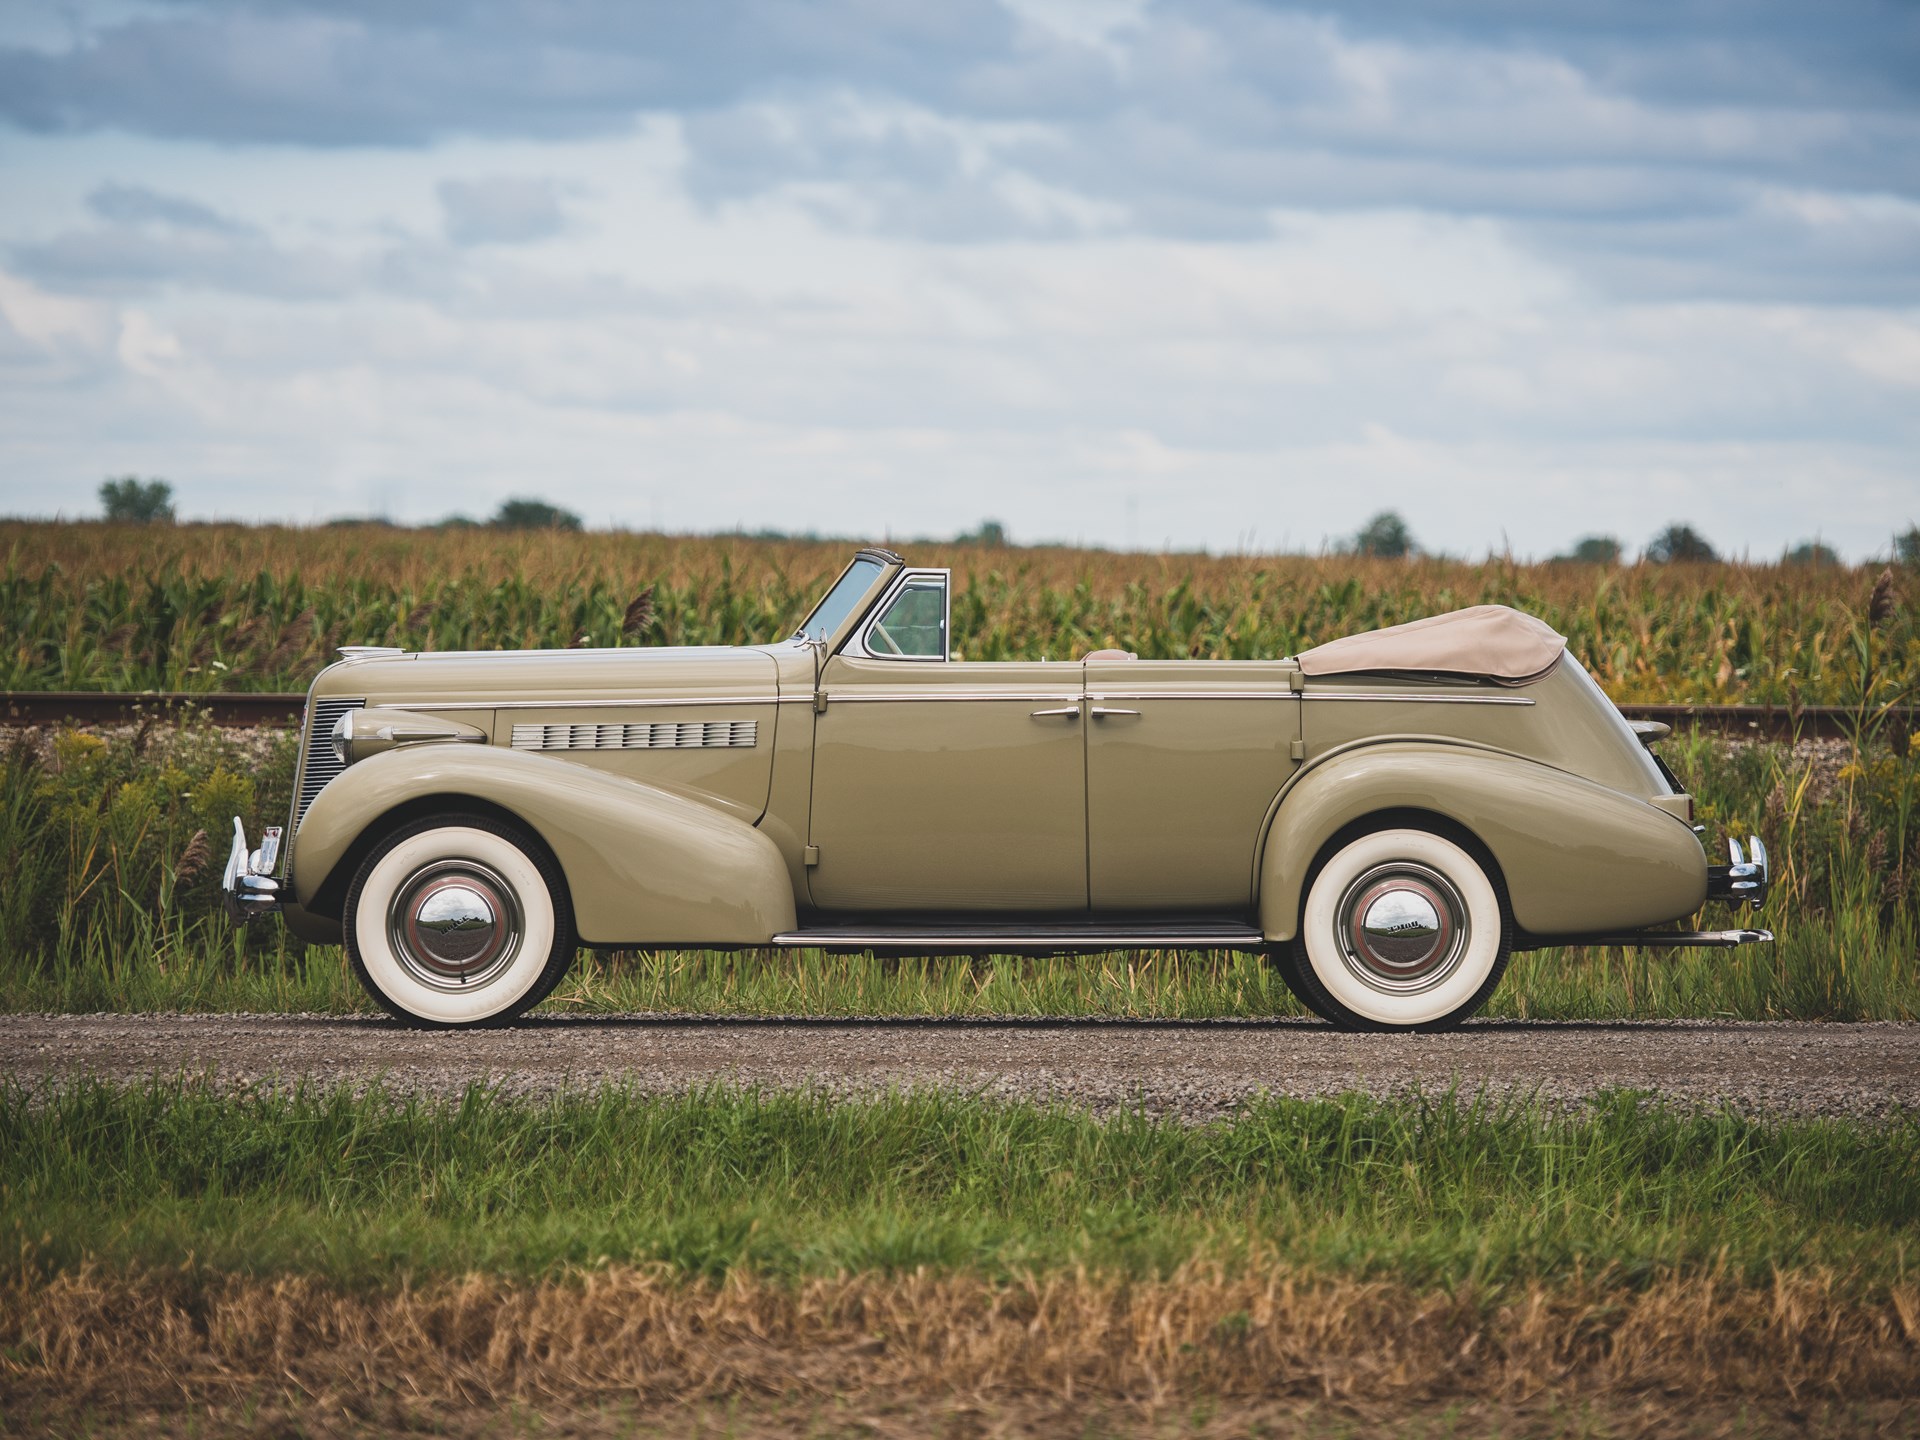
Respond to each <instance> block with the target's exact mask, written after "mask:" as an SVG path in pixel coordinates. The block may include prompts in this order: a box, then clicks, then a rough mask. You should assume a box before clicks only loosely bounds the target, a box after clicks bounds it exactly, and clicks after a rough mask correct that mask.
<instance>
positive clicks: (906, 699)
mask: <svg viewBox="0 0 1920 1440" xmlns="http://www.w3.org/2000/svg"><path fill="white" fill-rule="evenodd" d="M823 693H824V694H825V695H826V698H827V700H828V702H829V703H831V704H834V705H839V704H888V705H898V704H909V703H918V702H923V701H936V702H946V703H967V702H978V701H983V700H1019V701H1024V702H1032V701H1035V700H1051V701H1053V702H1054V703H1055V704H1056V705H1078V704H1079V703H1080V702H1081V701H1082V700H1084V699H1085V698H1086V697H1085V696H1084V695H1081V694H1079V693H1078V692H1077V691H1071V690H1053V691H1046V690H953V691H947V690H938V689H928V690H828V691H825V692H823Z"/></svg>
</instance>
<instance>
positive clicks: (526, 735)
mask: <svg viewBox="0 0 1920 1440" xmlns="http://www.w3.org/2000/svg"><path fill="white" fill-rule="evenodd" d="M759 736H760V722H759V721H758V720H663V721H658V722H656V723H653V724H647V723H645V722H642V723H639V724H634V725H622V724H620V723H619V722H618V721H616V722H614V723H613V724H610V725H565V724H562V725H515V726H514V727H513V748H514V749H515V750H715V749H728V748H732V747H745V748H751V747H752V746H754V745H757V744H759V743H760V740H759Z"/></svg>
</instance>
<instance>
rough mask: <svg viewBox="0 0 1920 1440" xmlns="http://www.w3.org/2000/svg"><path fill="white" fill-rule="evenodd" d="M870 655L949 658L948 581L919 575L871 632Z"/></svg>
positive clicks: (867, 641)
mask: <svg viewBox="0 0 1920 1440" xmlns="http://www.w3.org/2000/svg"><path fill="white" fill-rule="evenodd" d="M866 648H867V652H868V653H869V654H872V655H877V656H879V657H880V658H882V659H900V660H944V659H946V658H947V579H946V576H944V575H916V576H914V577H913V578H912V579H911V580H909V581H907V583H906V585H905V586H904V587H903V588H902V589H901V591H900V593H899V594H898V595H896V596H894V597H893V603H892V604H890V605H889V606H887V609H886V613H885V614H883V615H882V616H881V617H880V618H879V619H878V620H876V621H874V622H873V624H872V625H871V626H869V627H868V629H867V640H866Z"/></svg>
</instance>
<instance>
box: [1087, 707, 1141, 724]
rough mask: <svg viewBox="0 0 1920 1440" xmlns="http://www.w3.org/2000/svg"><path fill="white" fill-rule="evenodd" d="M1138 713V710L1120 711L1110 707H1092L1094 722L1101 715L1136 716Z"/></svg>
mask: <svg viewBox="0 0 1920 1440" xmlns="http://www.w3.org/2000/svg"><path fill="white" fill-rule="evenodd" d="M1139 713H1140V712H1139V711H1138V710H1120V709H1116V708H1115V707H1113V706H1110V705H1096V706H1094V707H1093V716H1094V718H1095V719H1096V720H1097V719H1099V718H1100V717H1101V716H1103V715H1138V714H1139Z"/></svg>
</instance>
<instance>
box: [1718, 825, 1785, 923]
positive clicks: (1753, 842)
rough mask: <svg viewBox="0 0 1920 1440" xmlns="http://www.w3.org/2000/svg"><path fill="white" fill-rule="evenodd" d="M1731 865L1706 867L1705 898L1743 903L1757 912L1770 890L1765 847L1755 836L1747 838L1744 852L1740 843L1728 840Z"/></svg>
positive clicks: (1729, 838) (1771, 878)
mask: <svg viewBox="0 0 1920 1440" xmlns="http://www.w3.org/2000/svg"><path fill="white" fill-rule="evenodd" d="M1727 854H1728V856H1729V858H1730V859H1731V860H1732V862H1733V863H1732V864H1730V865H1709V866H1708V867H1707V898H1708V899H1709V900H1725V901H1727V902H1728V903H1729V904H1733V905H1738V904H1741V903H1742V902H1744V903H1745V904H1747V905H1748V906H1750V907H1751V908H1753V909H1755V910H1758V909H1759V908H1760V907H1761V906H1762V905H1764V904H1765V903H1766V900H1767V891H1768V890H1769V889H1771V888H1772V887H1773V874H1772V869H1771V866H1770V865H1769V863H1768V860H1767V845H1766V842H1765V841H1764V840H1762V839H1761V838H1760V837H1759V836H1758V835H1749V836H1748V837H1747V845H1746V848H1745V849H1744V850H1743V849H1742V848H1741V846H1740V842H1739V841H1738V840H1735V839H1734V838H1733V837H1732V836H1728V837H1727Z"/></svg>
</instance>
